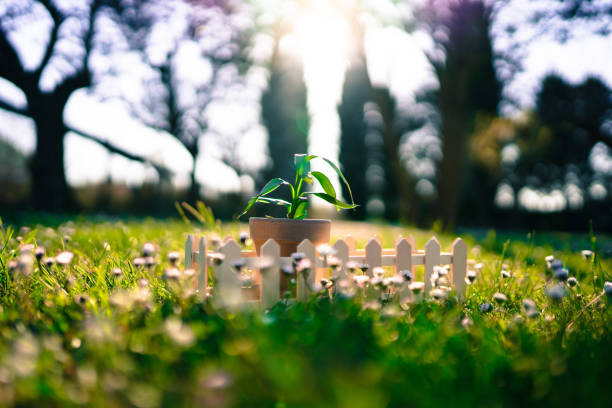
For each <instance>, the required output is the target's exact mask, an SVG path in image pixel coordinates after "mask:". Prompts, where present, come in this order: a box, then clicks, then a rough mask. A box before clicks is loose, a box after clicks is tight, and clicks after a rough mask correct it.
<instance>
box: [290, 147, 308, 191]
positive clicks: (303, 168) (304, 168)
mask: <svg viewBox="0 0 612 408" xmlns="http://www.w3.org/2000/svg"><path fill="white" fill-rule="evenodd" d="M310 160H311V159H310V158H309V156H308V155H306V154H298V153H296V154H294V155H293V161H294V162H295V183H296V184H297V181H298V180H299V179H300V178H302V177H303V176H304V174H308V173H310Z"/></svg>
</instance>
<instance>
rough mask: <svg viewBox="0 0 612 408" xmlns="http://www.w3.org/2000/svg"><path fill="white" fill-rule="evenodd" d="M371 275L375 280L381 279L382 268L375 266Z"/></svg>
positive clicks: (383, 271)
mask: <svg viewBox="0 0 612 408" xmlns="http://www.w3.org/2000/svg"><path fill="white" fill-rule="evenodd" d="M372 274H373V275H374V277H375V278H382V277H383V275H384V274H385V270H384V269H383V268H382V266H377V267H376V268H374V269H373V270H372Z"/></svg>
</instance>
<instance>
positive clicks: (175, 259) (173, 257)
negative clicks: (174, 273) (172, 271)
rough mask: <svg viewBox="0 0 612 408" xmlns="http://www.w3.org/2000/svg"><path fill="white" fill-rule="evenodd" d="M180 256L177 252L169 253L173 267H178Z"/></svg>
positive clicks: (169, 259)
mask: <svg viewBox="0 0 612 408" xmlns="http://www.w3.org/2000/svg"><path fill="white" fill-rule="evenodd" d="M179 256H180V255H179V253H178V252H176V251H173V252H169V253H168V261H170V264H171V265H176V263H177V262H178V260H179Z"/></svg>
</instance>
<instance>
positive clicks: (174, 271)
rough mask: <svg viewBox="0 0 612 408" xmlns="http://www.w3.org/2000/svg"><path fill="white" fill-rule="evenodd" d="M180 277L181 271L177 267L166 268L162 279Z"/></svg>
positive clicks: (176, 278)
mask: <svg viewBox="0 0 612 408" xmlns="http://www.w3.org/2000/svg"><path fill="white" fill-rule="evenodd" d="M180 277H181V271H179V270H178V268H168V269H166V270H165V271H164V279H167V280H178V279H179V278H180Z"/></svg>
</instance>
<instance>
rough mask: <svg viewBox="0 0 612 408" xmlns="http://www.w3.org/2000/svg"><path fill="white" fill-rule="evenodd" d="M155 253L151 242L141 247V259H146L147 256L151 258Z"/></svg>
mask: <svg viewBox="0 0 612 408" xmlns="http://www.w3.org/2000/svg"><path fill="white" fill-rule="evenodd" d="M154 253H155V245H153V244H152V243H151V242H146V243H145V244H144V245H143V246H142V256H143V257H145V258H146V257H147V256H153V254H154Z"/></svg>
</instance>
